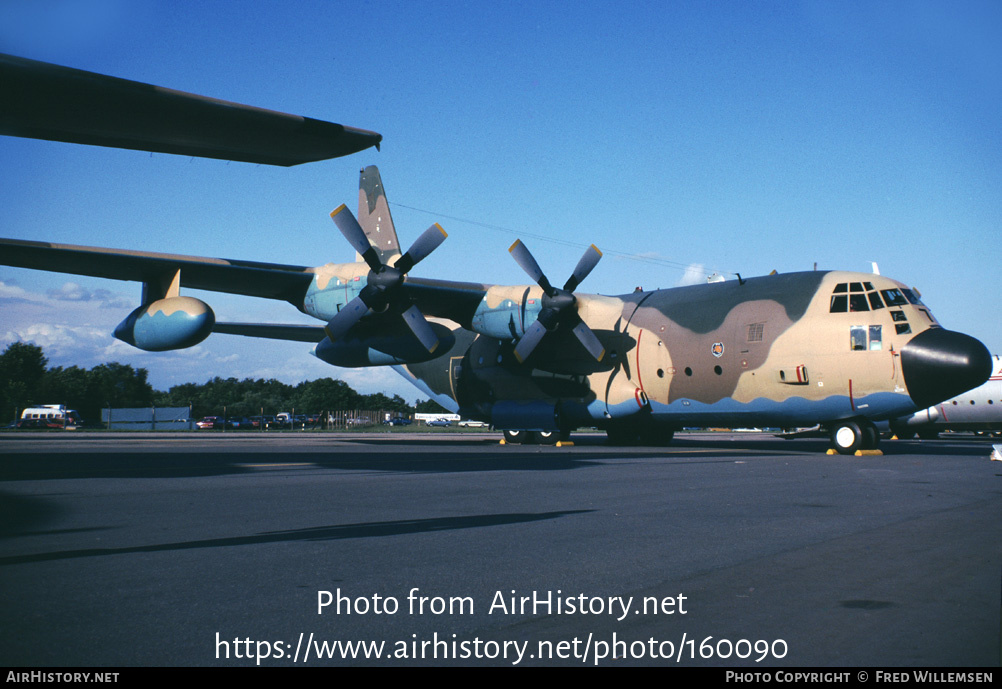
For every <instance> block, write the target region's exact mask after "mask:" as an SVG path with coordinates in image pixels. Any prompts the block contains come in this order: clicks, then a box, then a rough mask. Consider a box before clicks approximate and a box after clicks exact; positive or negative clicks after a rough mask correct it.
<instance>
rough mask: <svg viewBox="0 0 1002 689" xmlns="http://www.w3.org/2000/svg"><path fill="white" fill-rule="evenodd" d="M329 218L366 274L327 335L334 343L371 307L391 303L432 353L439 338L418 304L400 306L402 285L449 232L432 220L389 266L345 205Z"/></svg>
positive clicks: (381, 307) (382, 308)
mask: <svg viewBox="0 0 1002 689" xmlns="http://www.w3.org/2000/svg"><path fill="white" fill-rule="evenodd" d="M331 219H332V220H334V224H335V225H337V228H338V229H339V230H340V231H341V234H343V235H344V238H345V239H347V240H348V242H349V243H350V244H351V245H352V247H354V249H355V251H357V252H358V253H359V254H360V255H361V256H362V260H364V261H365V262H366V264H367V265H368V266H369V277H368V280H367V282H366V285H365V287H363V288H362V291H361V292H360V293H359V295H358V296H357V297H355V298H354V299H352V300H351V301H350V302H348V303H347V304H346V305H345V306H344V308H342V309H341V310H340V311H338V313H337V315H335V316H334V318H332V319H330V320H329V321H328V322H327V325H326V327H325V328H324V330H325V331H326V332H327V337H329V338H330V339H331V341H332V342H333V341H335V340H337V339H339V338H341V337H343V336H344V334H345V333H347V332H348V331H349V330H350V329H351V327H352V326H353V325H355V323H357V322H358V321H359V320H360V319H361V318H362V317H363V316H365V315H366V314H367V313H368V312H369V311H370V310H372V311H376V312H381V311H385V310H386V309H387V308H388V307H389V306H391V305H392V306H396V307H398V308H399V310H400V311H401V316H402V317H403V319H404V323H406V324H407V327H408V328H410V329H411V332H413V333H414V335H415V337H417V339H418V341H419V342H420V343H421V344H422V345H423V346H424V348H425V349H427V350H428V351H429V352H434V351H435V349H436V348H437V347H438V344H439V343H438V337H437V336H436V335H435V332H434V330H432V328H431V324H429V323H428V321H427V320H426V319H425V317H424V315H423V314H422V313H421V311H420V310H419V309H418V307H417V306H410V307H408V308H403V307H404V306H405V305H406V304H407V300H406V297H405V296H404V294H403V292H402V291H401V287H402V286H403V284H404V276H406V275H407V273H409V272H410V270H411V268H413V267H414V266H415V265H417V264H418V263H420V262H421V261H422V260H423V259H425V258H427V256H428V254H430V253H431V252H432V251H434V250H435V249H437V248H438V246H439V245H440V244H441V243H442V242H444V241H445V238H446V237H447V236H448V235H446V233H445V230H443V229H442V226H441V225H439V224H438V223H435V224H434V225H432V226H431V227H429V228H428V229H427V230H425V231H424V233H422V234H421V236H420V237H418V238H417V241H415V242H414V243H413V244H412V245H411V248H410V249H408V250H407V253H405V254H404V255H403V256H401V257H400V258H398V259H397V260H396V262H395V263H394V264H393V265H392V266H388V265H384V264H383V262H382V261H380V260H379V254H378V252H377V251H376V249H375V248H374V247H373V246H372V245H371V244H370V243H369V238H368V237H366V236H365V231H364V230H362V227H361V225H359V224H358V221H357V220H356V219H355V216H354V215H352V213H351V211H350V210H348V207H347V206H345V205H344V204H341V205H340V206H338V207H337V208H336V209H334V211H332V212H331Z"/></svg>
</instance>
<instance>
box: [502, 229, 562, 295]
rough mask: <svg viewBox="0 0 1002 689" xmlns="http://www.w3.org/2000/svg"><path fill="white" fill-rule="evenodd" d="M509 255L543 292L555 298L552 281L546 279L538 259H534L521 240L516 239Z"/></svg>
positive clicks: (509, 250) (509, 249)
mask: <svg viewBox="0 0 1002 689" xmlns="http://www.w3.org/2000/svg"><path fill="white" fill-rule="evenodd" d="M508 253H510V254H511V256H512V258H514V259H515V263H517V264H518V265H519V266H521V268H522V270H524V271H525V272H526V274H528V276H529V277H530V278H532V281H533V282H535V283H536V284H537V285H539V286H540V287H542V288H543V291H544V292H546V293H547V294H549V295H550V296H553V292H554V289H553V285H551V284H550V281H549V280H547V279H546V276H545V275H544V274H543V270H542V269H541V268H540V267H539V264H538V263H536V259H534V258H533V257H532V254H531V253H529V250H528V249H527V248H526V246H525V244H523V243H522V240H521V239H516V240H515V243H514V244H512V245H511V246H510V247H509V248H508Z"/></svg>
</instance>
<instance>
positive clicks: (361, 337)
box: [313, 323, 456, 368]
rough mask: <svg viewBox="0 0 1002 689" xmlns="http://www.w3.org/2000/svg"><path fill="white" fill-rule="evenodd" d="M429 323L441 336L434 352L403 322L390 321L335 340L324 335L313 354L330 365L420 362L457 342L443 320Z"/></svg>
mask: <svg viewBox="0 0 1002 689" xmlns="http://www.w3.org/2000/svg"><path fill="white" fill-rule="evenodd" d="M429 326H430V327H431V330H432V331H433V332H434V333H435V336H436V337H437V338H438V344H437V345H436V346H435V348H434V349H432V350H431V351H428V349H426V348H425V346H424V345H422V344H421V342H419V341H418V339H417V338H416V337H415V336H414V334H413V333H412V332H411V331H410V330H409V329H408V328H406V327H405V326H403V325H402V324H400V323H393V324H388V323H387V324H380V325H379V327H378V328H365V329H360V328H358V327H356V328H353V329H352V330H349V331H348V333H347V334H345V335H344V336H343V337H340V338H338V339H337V340H335V341H333V342H332V341H331V340H330V339H329V338H324V339H323V340H321V341H320V342H319V343H318V344H317V346H316V347H315V348H314V350H313V354H314V356H316V357H317V358H318V359H320V360H321V361H326V362H327V363H328V364H333V365H335V366H343V367H346V368H359V367H363V366H394V365H397V364H419V363H421V362H423V361H430V360H431V359H434V358H435V357H437V356H441V355H442V353H443V352H448V351H449V350H450V349H452V346H453V345H454V344H455V343H456V336H455V335H453V334H452V331H451V330H450V329H449V328H447V327H445V326H444V325H441V324H440V323H429Z"/></svg>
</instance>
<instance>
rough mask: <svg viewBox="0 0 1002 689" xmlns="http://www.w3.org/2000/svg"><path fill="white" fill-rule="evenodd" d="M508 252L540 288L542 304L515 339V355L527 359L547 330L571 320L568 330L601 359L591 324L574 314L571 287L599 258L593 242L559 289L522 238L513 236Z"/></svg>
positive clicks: (585, 274) (587, 272) (600, 350)
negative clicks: (520, 334) (535, 316)
mask: <svg viewBox="0 0 1002 689" xmlns="http://www.w3.org/2000/svg"><path fill="white" fill-rule="evenodd" d="M508 252H509V253H510V254H511V255H512V258H514V259H515V262H516V263H518V265H519V266H521V267H522V270H524V271H525V272H526V273H527V274H528V275H529V277H531V278H532V279H533V281H535V283H536V284H537V285H539V286H540V287H542V288H543V308H542V310H541V311H540V312H539V317H538V318H537V319H536V321H535V322H534V323H533V324H532V325H530V326H529V328H528V330H526V331H525V334H524V335H522V338H521V339H520V340H519V341H518V344H517V345H515V357H516V358H518V360H519V362H523V361H525V360H526V359H528V358H529V355H530V354H532V352H533V350H534V349H536V345H538V344H539V342H540V340H542V339H543V336H544V335H545V334H546V333H548V332H552V331H553V330H554V329H556V328H557V327H558V326H559V325H560V324H562V323H563V324H565V325H570V324H572V323H573V326H572V327H571V332H573V333H574V336H575V337H576V338H578V341H579V342H580V343H581V344H582V345H584V348H585V349H587V350H588V353H589V354H591V355H592V357H594V358H595V361H601V360H602V357H603V356H605V347H603V346H602V343H601V342H600V341H599V339H598V337H596V336H595V333H593V332H592V330H591V328H589V327H588V325H587V324H586V323H585V322H584V321H582V320H581V317H580V316H579V315H578V311H577V298H576V297H575V296H574V294H573V291H574V290H575V289H577V287H578V285H580V284H581V282H582V281H583V280H584V279H585V278H586V277H588V274H589V273H590V272H591V271H592V269H593V268H594V267H595V266H596V265H598V262H599V259H601V258H602V252H601V251H599V250H598V248H597V247H596V246H595V245H594V244H592V245H591V246H590V247H588V248H587V249H586V250H585V252H584V255H583V256H582V257H581V260H579V261H578V264H577V266H576V267H575V268H574V272H572V273H571V276H570V277H569V278H567V282H565V283H564V287H563V289H557V288H556V287H554V286H553V285H552V284H550V281H549V280H547V279H546V275H545V274H544V273H543V271H542V269H541V268H540V267H539V264H538V263H536V259H535V258H533V257H532V254H531V253H530V252H529V250H528V249H527V248H526V246H525V244H523V243H522V240H520V239H518V240H515V243H514V244H512V245H511V248H509V249H508Z"/></svg>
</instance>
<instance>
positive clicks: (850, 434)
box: [831, 419, 880, 455]
mask: <svg viewBox="0 0 1002 689" xmlns="http://www.w3.org/2000/svg"><path fill="white" fill-rule="evenodd" d="M831 440H832V447H834V448H835V451H836V452H838V453H839V454H840V455H851V454H855V452H856V450H876V449H877V445H878V444H880V433H879V432H878V431H877V427H876V426H874V425H873V423H871V422H870V421H868V420H867V419H850V420H846V421H839V422H838V423H836V424H835V425H834V426H832V429H831Z"/></svg>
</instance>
